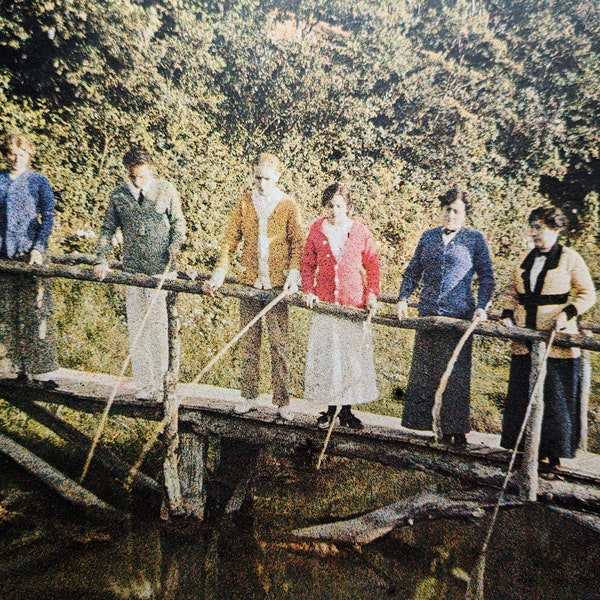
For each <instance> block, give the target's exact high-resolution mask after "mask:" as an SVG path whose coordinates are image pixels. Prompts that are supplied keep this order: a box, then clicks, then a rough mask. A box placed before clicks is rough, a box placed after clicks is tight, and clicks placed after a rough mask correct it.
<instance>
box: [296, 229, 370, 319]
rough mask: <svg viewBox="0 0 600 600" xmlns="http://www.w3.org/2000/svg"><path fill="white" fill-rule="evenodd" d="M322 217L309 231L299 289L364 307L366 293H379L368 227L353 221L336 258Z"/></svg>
mask: <svg viewBox="0 0 600 600" xmlns="http://www.w3.org/2000/svg"><path fill="white" fill-rule="evenodd" d="M324 221H325V217H322V218H320V219H319V220H317V221H316V222H315V223H314V224H313V225H312V227H311V228H310V232H309V234H308V239H307V240H306V246H305V248H304V254H303V255H302V263H301V267H300V274H301V275H302V291H303V292H305V293H307V294H315V295H316V296H318V297H319V299H321V300H324V301H326V302H333V303H335V304H343V305H345V306H354V307H356V308H364V306H365V303H366V299H367V296H368V294H375V296H378V295H379V292H380V289H379V285H380V268H379V255H378V252H377V247H376V246H375V243H374V242H373V238H372V237H371V234H370V233H369V230H368V228H367V227H366V226H365V225H363V224H362V223H360V222H358V221H354V224H353V225H352V228H351V229H350V232H349V234H348V239H347V241H346V243H345V245H344V248H343V251H342V254H341V255H340V257H339V259H337V260H336V258H335V256H334V254H333V252H332V251H331V248H330V246H329V240H328V239H327V236H326V235H325V234H324V233H323V222H324Z"/></svg>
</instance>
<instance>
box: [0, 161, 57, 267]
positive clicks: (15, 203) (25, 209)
mask: <svg viewBox="0 0 600 600" xmlns="http://www.w3.org/2000/svg"><path fill="white" fill-rule="evenodd" d="M0 207H2V208H4V210H0V247H2V248H3V250H5V251H6V256H7V257H8V258H12V257H13V256H15V255H18V254H22V253H26V252H29V251H31V250H33V249H35V250H39V251H40V252H42V253H43V252H45V250H46V249H47V248H48V238H49V237H50V234H51V232H52V226H53V223H54V192H53V191H52V185H51V184H50V182H49V181H48V179H46V177H44V176H43V175H42V174H41V173H36V172H35V171H31V170H29V169H27V170H26V171H25V172H24V173H22V174H21V175H20V176H19V177H17V178H16V179H11V177H10V175H9V173H8V171H1V172H0Z"/></svg>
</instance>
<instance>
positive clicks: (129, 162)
mask: <svg viewBox="0 0 600 600" xmlns="http://www.w3.org/2000/svg"><path fill="white" fill-rule="evenodd" d="M153 162H154V161H153V160H152V156H151V155H150V152H148V150H146V148H144V147H143V146H132V147H131V148H129V150H128V151H127V152H126V153H125V156H123V164H124V165H125V167H126V168H127V169H130V168H132V167H139V166H141V165H151V164H152V163H153Z"/></svg>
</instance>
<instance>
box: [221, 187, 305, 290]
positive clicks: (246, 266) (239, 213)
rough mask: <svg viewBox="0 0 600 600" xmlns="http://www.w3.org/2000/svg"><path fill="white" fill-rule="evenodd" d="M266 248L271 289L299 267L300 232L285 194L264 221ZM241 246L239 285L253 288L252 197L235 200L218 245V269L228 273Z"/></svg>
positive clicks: (255, 265) (294, 210)
mask: <svg viewBox="0 0 600 600" xmlns="http://www.w3.org/2000/svg"><path fill="white" fill-rule="evenodd" d="M267 235H268V238H269V241H270V245H269V278H270V280H271V285H272V286H273V287H281V286H282V285H283V284H284V283H285V280H286V278H287V275H288V273H289V271H290V270H291V269H299V268H300V257H301V256H302V247H303V245H304V233H303V231H302V225H301V222H300V215H299V212H298V207H297V206H296V203H295V202H294V200H292V198H290V197H289V196H287V195H285V196H284V197H283V199H282V200H281V201H280V202H279V203H278V204H277V206H276V207H275V209H274V210H273V212H272V213H271V215H270V217H269V219H268V221H267ZM240 244H243V249H242V257H241V261H240V262H241V265H240V266H241V269H240V271H241V273H240V276H239V281H240V283H244V284H246V285H254V283H255V282H256V279H257V277H258V216H257V214H256V210H255V208H254V204H253V203H252V194H251V193H247V194H244V195H243V196H242V197H241V198H240V200H239V201H238V203H237V205H236V207H235V209H234V211H233V214H232V215H231V218H230V220H229V225H228V227H227V230H226V232H225V236H224V238H223V241H222V243H221V255H220V257H219V262H218V264H217V267H218V268H222V269H225V271H227V270H229V265H230V262H231V259H232V258H233V255H234V254H235V252H236V250H237V248H238V246H239V245H240Z"/></svg>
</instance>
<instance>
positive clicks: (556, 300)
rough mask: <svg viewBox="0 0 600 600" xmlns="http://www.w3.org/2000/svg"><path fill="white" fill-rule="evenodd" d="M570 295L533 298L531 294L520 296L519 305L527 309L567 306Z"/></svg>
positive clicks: (549, 295) (547, 295)
mask: <svg viewBox="0 0 600 600" xmlns="http://www.w3.org/2000/svg"><path fill="white" fill-rule="evenodd" d="M568 299H569V294H542V295H540V296H533V295H529V294H518V301H519V304H521V305H522V306H525V307H528V306H529V307H531V306H547V305H550V304H566V302H567V300H568Z"/></svg>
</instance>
